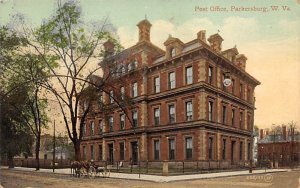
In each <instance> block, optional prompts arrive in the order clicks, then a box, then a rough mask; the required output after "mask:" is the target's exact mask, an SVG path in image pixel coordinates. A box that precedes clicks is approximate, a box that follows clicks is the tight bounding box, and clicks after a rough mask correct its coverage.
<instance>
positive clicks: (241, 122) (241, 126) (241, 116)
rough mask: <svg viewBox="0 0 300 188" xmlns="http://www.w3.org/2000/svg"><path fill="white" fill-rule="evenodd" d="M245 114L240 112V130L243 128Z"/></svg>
mask: <svg viewBox="0 0 300 188" xmlns="http://www.w3.org/2000/svg"><path fill="white" fill-rule="evenodd" d="M243 122H244V112H243V111H240V128H243Z"/></svg>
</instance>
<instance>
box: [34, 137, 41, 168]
mask: <svg viewBox="0 0 300 188" xmlns="http://www.w3.org/2000/svg"><path fill="white" fill-rule="evenodd" d="M35 160H36V167H35V170H40V137H39V136H38V137H37V139H36V143H35Z"/></svg>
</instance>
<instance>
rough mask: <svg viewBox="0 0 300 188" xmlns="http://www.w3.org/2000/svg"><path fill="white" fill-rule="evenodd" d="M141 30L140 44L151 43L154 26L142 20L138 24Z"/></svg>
mask: <svg viewBox="0 0 300 188" xmlns="http://www.w3.org/2000/svg"><path fill="white" fill-rule="evenodd" d="M137 26H138V28H139V42H143V41H147V42H150V28H151V26H152V24H151V23H150V22H149V21H148V20H147V19H145V20H142V21H140V22H139V23H138V24H137Z"/></svg>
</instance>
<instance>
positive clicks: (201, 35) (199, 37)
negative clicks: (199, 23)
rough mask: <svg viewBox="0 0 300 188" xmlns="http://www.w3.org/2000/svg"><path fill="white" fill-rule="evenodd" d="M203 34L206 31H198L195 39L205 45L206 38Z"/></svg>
mask: <svg viewBox="0 0 300 188" xmlns="http://www.w3.org/2000/svg"><path fill="white" fill-rule="evenodd" d="M205 34H206V31H205V30H201V31H199V32H198V33H197V38H198V39H199V40H201V41H203V42H205V43H206V36H205Z"/></svg>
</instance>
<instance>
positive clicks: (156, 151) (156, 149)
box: [154, 140, 160, 160]
mask: <svg viewBox="0 0 300 188" xmlns="http://www.w3.org/2000/svg"><path fill="white" fill-rule="evenodd" d="M159 152H160V143H159V140H154V160H159Z"/></svg>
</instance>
